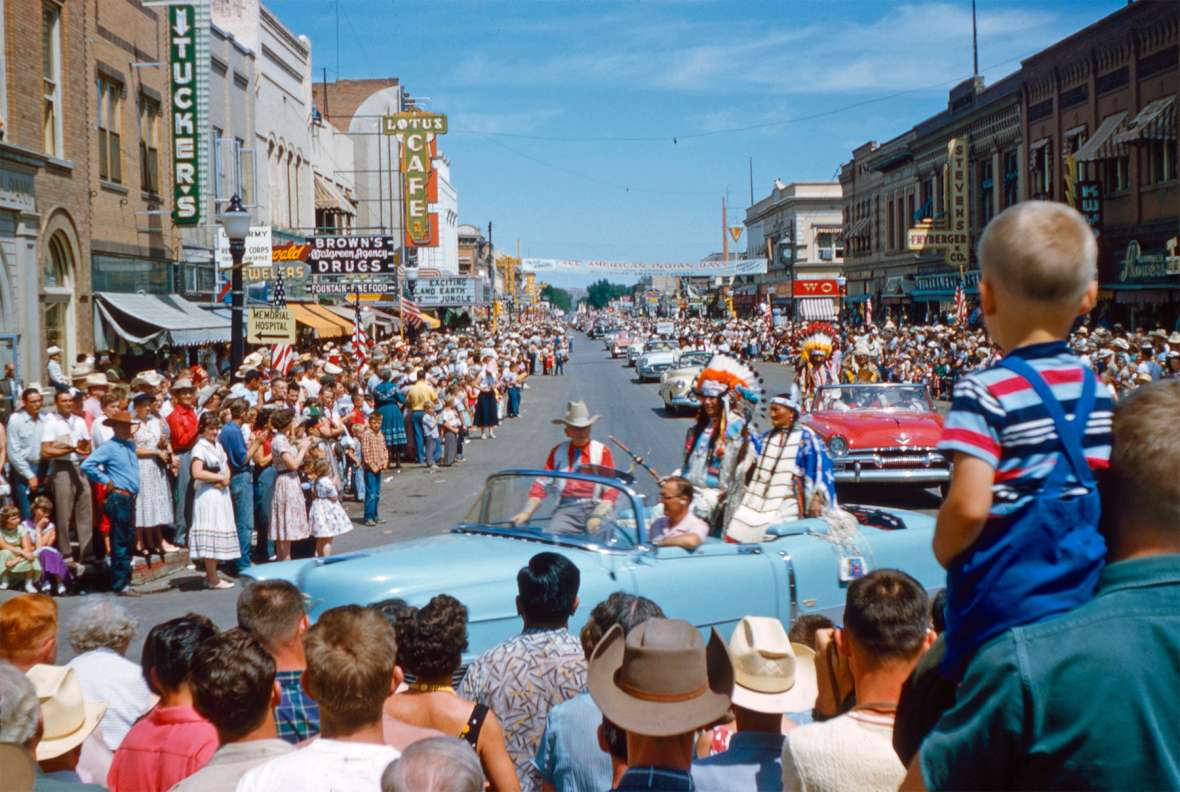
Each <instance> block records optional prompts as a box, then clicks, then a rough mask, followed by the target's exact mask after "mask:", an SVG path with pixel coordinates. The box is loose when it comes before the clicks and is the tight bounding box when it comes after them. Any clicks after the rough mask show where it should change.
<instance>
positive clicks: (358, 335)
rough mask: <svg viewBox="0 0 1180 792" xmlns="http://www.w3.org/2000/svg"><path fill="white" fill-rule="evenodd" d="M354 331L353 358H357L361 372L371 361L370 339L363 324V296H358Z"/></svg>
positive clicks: (357, 366) (357, 364)
mask: <svg viewBox="0 0 1180 792" xmlns="http://www.w3.org/2000/svg"><path fill="white" fill-rule="evenodd" d="M355 325H356V326H355V327H354V328H353V331H352V356H353V357H354V358H356V368H357V371H360V370H361V368H362V367H363V366H364V365H365V362H366V361H367V360H368V359H369V339H368V338H367V337H366V336H365V328H364V326H363V325H362V324H361V296H360V295H359V294H358V295H356V322H355Z"/></svg>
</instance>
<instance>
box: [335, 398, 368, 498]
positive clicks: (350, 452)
mask: <svg viewBox="0 0 1180 792" xmlns="http://www.w3.org/2000/svg"><path fill="white" fill-rule="evenodd" d="M364 425H365V420H364V417H363V416H362V417H361V420H360V421H347V422H345V424H344V428H345V431H344V434H342V435H340V439H339V440H337V441H336V445H337V446H338V448H337V458H338V459H339V460H340V462H341V465H342V466H343V468H344V481H343V482H341V487H340V490H341V494H343V493H344V492H345V491H347V490H352V494H353V497H355V498H356V500H357V501H358V502H359V501H361V500H362V499H364V497H365V485H364V483H363V482H362V480H361V479H362V477H361V443H360V441H359V440H357V434H358V433H359V432H360V430H361V429H362V428H363V427H364Z"/></svg>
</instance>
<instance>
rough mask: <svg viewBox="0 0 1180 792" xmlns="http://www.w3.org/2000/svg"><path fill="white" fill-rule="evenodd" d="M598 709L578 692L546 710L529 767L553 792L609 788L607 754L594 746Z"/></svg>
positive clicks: (598, 722) (611, 776)
mask: <svg viewBox="0 0 1180 792" xmlns="http://www.w3.org/2000/svg"><path fill="white" fill-rule="evenodd" d="M601 723H602V710H600V709H598V705H597V704H595V703H594V699H592V698H591V697H590V694H589V693H586V692H582V693H579V694H578V695H576V696H574V697H573V698H572V699H570V700H569V701H563V702H562V703H560V704H558V705H557V706H556V707H554V708H553V709H551V710H549V718H548V719H547V721H546V723H545V733H544V734H542V735H541V744H540V745H539V746H538V747H537V757H536V758H535V759H534V760H533V766H534V767H536V768H537V770H538V772H540V774H541V778H542V779H543V780H544V781H547V782H548V783H549V784H552V785H553V788H554V789H556V790H557V792H582V790H587V789H593V790H599V789H609V788H610V782H611V779H612V778H613V775H612V772H611V762H610V754H608V753H606V752H605V751H603V750H602V749H600V748H599V747H598V726H599V724H601Z"/></svg>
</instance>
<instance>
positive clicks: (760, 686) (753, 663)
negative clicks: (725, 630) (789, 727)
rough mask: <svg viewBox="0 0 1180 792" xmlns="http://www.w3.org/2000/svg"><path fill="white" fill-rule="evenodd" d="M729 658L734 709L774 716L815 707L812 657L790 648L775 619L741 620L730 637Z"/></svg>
mask: <svg viewBox="0 0 1180 792" xmlns="http://www.w3.org/2000/svg"><path fill="white" fill-rule="evenodd" d="M729 656H730V658H731V659H732V660H733V676H734V687H733V703H734V704H735V705H736V706H739V707H745V708H746V709H748V710H753V711H754V712H769V713H777V714H782V713H784V712H802V711H804V710H810V709H811V708H812V707H814V706H815V696H816V693H817V692H818V689H819V688H818V687H817V685H816V681H815V653H814V652H812V651H811V650H810V649H808V648H807V647H805V646H802V645H798V646H797V645H796V644H792V643H791V639H790V638H788V637H787V631H786V630H784V629H783V623H782V622H780V621H779V620H778V619H772V618H769V617H767V616H746V617H745V618H743V619H742V620H741V621H740V622H738V625H737V627H736V628H735V629H734V631H733V635H732V636H730V639H729Z"/></svg>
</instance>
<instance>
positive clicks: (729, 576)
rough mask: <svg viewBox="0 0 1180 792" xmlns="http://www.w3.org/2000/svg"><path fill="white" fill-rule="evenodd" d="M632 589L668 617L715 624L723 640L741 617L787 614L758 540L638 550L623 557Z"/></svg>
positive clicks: (780, 578)
mask: <svg viewBox="0 0 1180 792" xmlns="http://www.w3.org/2000/svg"><path fill="white" fill-rule="evenodd" d="M619 571H620V574H621V575H626V576H629V577H630V579H631V582H632V589H631V590H632V591H634V592H635V593H637V594H641V595H643V596H645V597H647V598H648V599H650V600H652V601H654V602H655V603H657V604H658V605H659V606H660V607H661V608H663V610H664V613H665V614H666V615H667V616H668V617H669V618H675V619H684V620H686V621H689V622H692V623H693V624H695V625H696V626H697V627H699V628H700V629H701V630H706V629H707V628H709V627H716V628H717V630H718V632H720V633H721V634H722V636H724V637H725V638H726V639H728V638H729V634H730V633H731V632H732V631H733V628H734V626H735V625H736V624H737V622H738V621H739V620H740V619H741V618H742V617H743V616H774V617H777V618H782V617H783V615H784V614H786V613H789V610H790V608H789V602H788V601H786V598H787V597H788V596H789V592H788V591H786V587H785V585H783V583H782V581H784V580H785V579H786V578H785V576H783V575H778V574H776V569H775V565H774V559H772V558H771V557H770V556H769V555H768V554H767V553H766V552H765V548H764V547H763V546H762V545H760V544H745V545H739V544H730V543H728V542H723V541H721V540H719V539H714V538H710V539H707V540H706V541H705V542H704V543H703V544H701V545H700V546H699V547H698V548H697V549H696V550H692V551H689V550H685V549H683V548H679V547H643V548H638V549H636V550H635V551H633V552H632V553H631V554H629V555H628V556H627V557H626V560H625V561H623V563H622V565H621V569H620V570H619Z"/></svg>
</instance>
